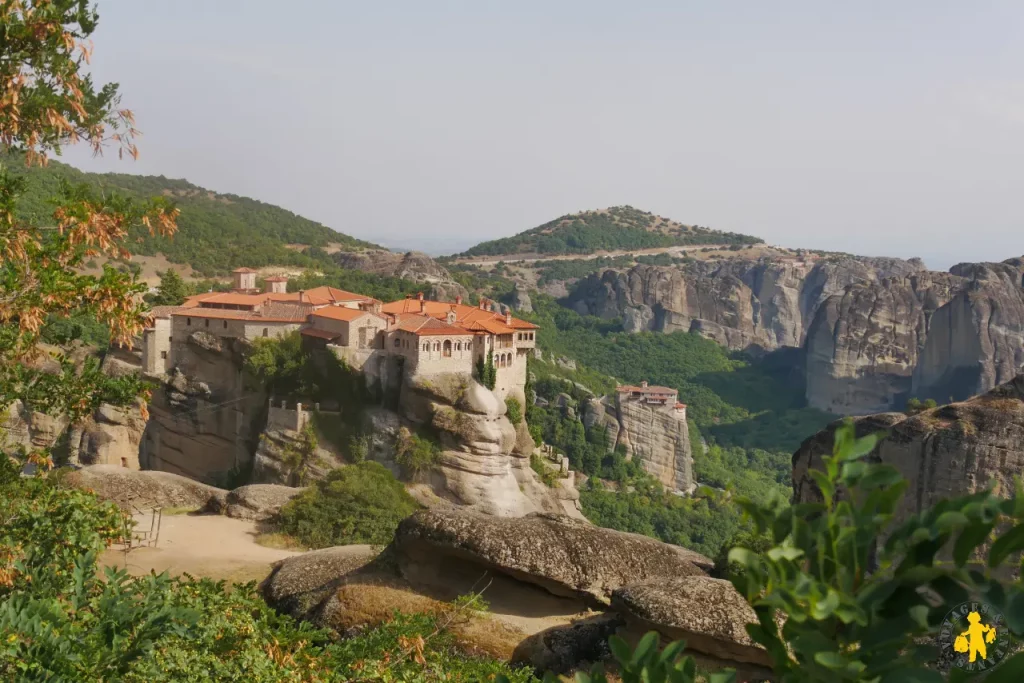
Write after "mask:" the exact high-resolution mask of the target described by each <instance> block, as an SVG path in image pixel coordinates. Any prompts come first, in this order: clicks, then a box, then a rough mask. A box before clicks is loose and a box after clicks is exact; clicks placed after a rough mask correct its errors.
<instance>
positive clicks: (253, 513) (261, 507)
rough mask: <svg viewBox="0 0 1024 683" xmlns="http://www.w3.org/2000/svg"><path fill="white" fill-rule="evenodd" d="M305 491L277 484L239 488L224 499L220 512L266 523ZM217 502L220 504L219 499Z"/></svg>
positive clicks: (250, 485) (237, 517)
mask: <svg viewBox="0 0 1024 683" xmlns="http://www.w3.org/2000/svg"><path fill="white" fill-rule="evenodd" d="M304 490H305V489H301V488H293V487H291V486H278V485H277V484H249V485H247V486H239V487H238V488H237V489H234V490H232V491H229V492H228V493H227V495H226V496H225V497H224V499H223V509H222V510H218V511H220V512H223V514H225V515H227V516H228V517H234V518H235V519H247V520H251V521H254V522H266V521H268V520H272V519H274V518H275V517H277V515H278V513H279V512H281V508H283V507H284V506H285V505H287V504H288V501H290V500H291V499H292V498H294V497H295V496H297V495H299V494H300V493H302V492H303V491H304ZM215 500H216V501H217V502H218V503H220V499H219V498H217V499H215ZM210 507H212V506H210ZM208 509H210V508H209V507H208ZM211 511H214V510H211Z"/></svg>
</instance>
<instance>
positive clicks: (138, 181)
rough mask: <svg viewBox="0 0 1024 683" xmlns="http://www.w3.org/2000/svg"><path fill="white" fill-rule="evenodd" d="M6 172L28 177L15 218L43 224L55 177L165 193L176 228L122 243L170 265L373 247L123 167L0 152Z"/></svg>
mask: <svg viewBox="0 0 1024 683" xmlns="http://www.w3.org/2000/svg"><path fill="white" fill-rule="evenodd" d="M0 164H2V165H3V167H4V168H5V169H6V170H7V171H8V172H9V173H11V174H15V175H24V176H27V177H28V187H27V190H26V194H25V196H24V198H23V199H22V200H21V201H20V203H19V212H20V213H21V214H22V217H23V218H26V219H32V220H33V221H37V222H38V224H42V225H46V224H47V223H48V222H50V221H51V220H52V218H51V216H52V213H53V205H52V204H51V203H50V201H49V200H50V198H52V197H54V196H56V195H57V193H58V188H59V181H60V179H62V178H63V179H65V180H67V181H69V182H72V183H86V184H88V185H91V186H93V187H96V188H101V189H103V190H104V191H107V192H110V191H115V192H119V193H122V194H125V195H129V196H137V197H151V196H155V195H165V196H168V197H170V198H171V199H172V200H173V201H174V203H175V205H176V206H177V207H178V208H179V209H181V215H180V217H179V219H178V233H177V234H176V235H175V236H174V237H173V238H172V239H167V238H163V237H152V236H150V235H149V233H148V231H145V230H138V231H137V232H136V234H133V235H131V239H129V241H128V244H127V247H128V248H129V249H130V250H131V251H132V252H134V253H136V254H144V255H150V256H151V255H154V254H157V253H163V254H164V255H165V256H166V257H167V258H168V259H169V260H170V261H172V262H174V263H187V264H189V265H191V266H192V268H193V269H195V270H196V271H198V272H199V273H202V274H203V275H208V276H209V275H218V274H224V273H226V272H228V271H230V270H231V269H233V268H236V267H238V266H251V267H259V266H265V265H272V264H273V265H296V266H308V265H314V262H313V260H312V259H310V258H309V257H308V256H306V255H304V254H303V253H301V251H299V250H296V249H294V248H292V249H290V248H288V247H287V246H285V245H288V244H291V245H296V244H302V245H309V246H313V247H324V246H326V245H327V244H328V243H338V244H341V245H343V246H348V247H360V246H363V247H373V246H375V245H373V244H370V243H368V242H363V241H361V240H357V239H355V238H353V237H350V236H348V235H345V234H342V233H339V232H335V231H334V230H331V229H330V228H328V227H327V226H325V225H322V224H320V223H317V222H316V221H311V220H309V219H307V218H303V217H302V216H299V215H296V214H294V213H292V212H291V211H288V210H287V209H283V208H281V207H279V206H274V205H273V204H266V203H264V202H261V201H257V200H255V199H250V198H248V197H240V196H238V195H233V194H218V193H216V192H212V191H210V190H207V189H205V188H202V187H199V186H197V185H193V184H192V183H190V182H188V181H187V180H175V179H171V178H165V177H164V176H143V175H128V174H124V173H87V172H84V171H80V170H78V169H77V168H74V167H73V166H69V165H67V164H62V163H60V162H57V161H52V160H51V161H50V163H49V165H48V166H47V167H46V168H39V167H32V168H30V169H29V168H26V167H25V164H24V162H23V161H22V159H21V157H19V156H13V155H12V156H8V157H6V158H4V157H0Z"/></svg>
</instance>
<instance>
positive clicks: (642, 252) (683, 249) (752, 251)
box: [455, 244, 783, 266]
mask: <svg viewBox="0 0 1024 683" xmlns="http://www.w3.org/2000/svg"><path fill="white" fill-rule="evenodd" d="M705 248H710V249H712V250H713V251H712V252H711V253H710V254H708V253H702V252H701V251H700V250H701V249H705ZM775 251H778V249H776V248H775V247H772V246H769V245H764V244H757V245H754V246H752V247H750V248H747V249H742V250H740V251H735V252H734V251H730V250H729V245H728V244H687V245H676V246H671V247H652V248H650V249H622V250H617V251H597V252H594V253H593V254H551V255H546V256H545V255H541V254H504V255H502V256H484V257H479V258H473V257H470V258H461V259H456V260H455V263H458V264H460V265H470V266H493V265H495V264H497V263H499V262H501V261H504V262H505V263H506V264H522V265H528V264H531V263H536V262H538V261H590V260H593V259H596V258H601V257H608V258H614V257H616V256H654V255H657V254H670V255H672V256H681V255H686V256H691V257H693V258H698V259H704V258H708V257H710V256H720V255H721V253H723V252H725V253H729V254H730V255H736V256H744V257H749V256H752V255H759V254H762V253H768V252H775ZM779 253H780V254H781V253H783V252H779Z"/></svg>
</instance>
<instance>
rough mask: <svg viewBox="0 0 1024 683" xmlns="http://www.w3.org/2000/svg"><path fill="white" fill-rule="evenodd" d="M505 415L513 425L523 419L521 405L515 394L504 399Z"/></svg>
mask: <svg viewBox="0 0 1024 683" xmlns="http://www.w3.org/2000/svg"><path fill="white" fill-rule="evenodd" d="M505 415H506V416H507V417H508V419H509V421H510V422H511V423H512V424H514V425H517V424H519V423H520V422H522V421H523V406H522V405H521V404H520V403H519V399H517V398H516V397H515V396H509V397H508V398H506V399H505Z"/></svg>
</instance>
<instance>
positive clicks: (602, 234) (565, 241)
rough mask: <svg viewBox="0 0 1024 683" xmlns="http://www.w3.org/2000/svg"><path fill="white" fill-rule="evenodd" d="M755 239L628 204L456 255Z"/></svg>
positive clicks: (570, 251)
mask: <svg viewBox="0 0 1024 683" xmlns="http://www.w3.org/2000/svg"><path fill="white" fill-rule="evenodd" d="M763 242H764V240H762V239H761V238H759V237H752V236H750V235H742V234H739V233H734V232H722V231H720V230H712V229H710V228H704V227H700V226H697V225H684V224H682V223H679V222H677V221H673V220H671V219H668V218H664V217H662V216H656V215H654V214H652V213H650V212H649V211H642V210H640V209H635V208H633V207H632V206H613V207H610V208H608V209H599V210H596V211H582V212H580V213H574V214H567V215H565V216H561V217H559V218H556V219H555V220H553V221H549V222H548V223H545V224H543V225H540V226H537V227H536V228H532V229H530V230H526V231H525V232H521V233H519V234H518V235H513V236H511V237H503V238H501V239H497V240H490V241H487V242H481V243H480V244H478V245H476V246H475V247H472V248H471V249H468V250H466V251H465V252H463V253H462V254H460V256H503V255H510V254H541V255H555V254H593V253H596V252H599V251H618V250H626V249H655V248H658V247H673V246H686V245H695V244H760V243H763Z"/></svg>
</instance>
